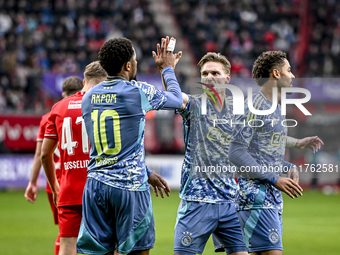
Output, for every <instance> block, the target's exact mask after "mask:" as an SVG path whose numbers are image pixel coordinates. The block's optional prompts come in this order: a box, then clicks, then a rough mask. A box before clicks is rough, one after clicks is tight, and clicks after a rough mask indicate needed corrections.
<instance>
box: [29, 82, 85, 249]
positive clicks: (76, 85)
mask: <svg viewBox="0 0 340 255" xmlns="http://www.w3.org/2000/svg"><path fill="white" fill-rule="evenodd" d="M82 88H83V83H82V80H81V79H80V78H79V77H77V76H71V77H68V78H67V79H65V81H64V83H63V86H62V90H63V92H62V97H63V98H65V97H68V96H71V95H73V94H75V93H76V92H78V91H80V90H81V89H82ZM49 115H50V113H49V112H48V113H46V114H45V115H43V116H42V118H41V121H40V126H39V132H38V136H37V145H36V148H35V154H34V159H33V164H32V172H31V177H30V181H29V183H28V185H27V187H26V191H25V198H26V200H27V201H29V202H31V203H34V202H35V200H36V199H37V195H38V188H37V179H38V176H39V172H40V169H41V159H40V157H41V146H42V142H43V139H44V134H45V129H46V125H47V120H48V116H49ZM59 159H60V152H59V150H58V148H56V149H55V151H54V154H53V161H54V163H55V171H56V177H57V180H58V182H59V181H60V175H61V173H60V161H59ZM46 193H47V197H48V201H49V203H50V206H51V209H52V213H53V219H54V224H56V225H58V209H57V207H56V206H55V204H54V202H53V195H52V190H51V188H50V185H49V184H48V182H47V184H46ZM59 247H60V235H59V234H58V236H57V239H56V240H55V244H54V253H55V255H58V253H59Z"/></svg>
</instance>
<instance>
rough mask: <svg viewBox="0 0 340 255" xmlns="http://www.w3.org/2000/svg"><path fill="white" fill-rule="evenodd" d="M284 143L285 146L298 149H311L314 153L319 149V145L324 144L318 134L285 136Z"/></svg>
mask: <svg viewBox="0 0 340 255" xmlns="http://www.w3.org/2000/svg"><path fill="white" fill-rule="evenodd" d="M286 145H287V147H291V148H296V149H300V150H303V149H306V148H308V149H311V150H312V152H313V153H316V152H317V151H319V150H320V149H321V146H322V145H324V143H323V141H322V140H321V139H320V138H319V137H318V136H310V137H305V138H302V139H296V138H293V137H290V136H287V139H286Z"/></svg>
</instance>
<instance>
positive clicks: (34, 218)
mask: <svg viewBox="0 0 340 255" xmlns="http://www.w3.org/2000/svg"><path fill="white" fill-rule="evenodd" d="M284 199H285V206H284V214H283V225H284V233H283V245H284V254H292V255H312V254H315V255H319V254H327V255H331V254H340V195H324V194H322V193H320V192H313V191H306V192H305V193H304V196H303V197H300V198H297V199H290V198H289V197H288V196H286V195H284ZM178 204H179V198H178V192H177V191H172V193H171V196H170V197H169V198H164V199H161V198H160V197H158V198H156V197H155V196H153V207H154V214H155V221H156V243H155V248H154V249H152V250H151V252H150V254H151V255H171V254H173V235H174V225H175V221H176V212H177V207H178ZM57 233H58V227H57V226H54V225H53V220H52V213H51V211H50V208H49V204H48V202H47V197H46V193H45V192H43V191H40V192H39V195H38V199H37V201H36V203H35V204H34V205H32V204H30V203H28V202H27V201H26V200H25V198H24V191H7V192H0V254H6V255H12V254H13V255H14V254H15V255H18V254H19V255H24V254H39V255H45V254H46V255H53V254H54V252H53V249H54V248H53V245H54V240H55V237H56V236H57ZM203 254H207V255H208V254H216V253H214V252H213V245H212V241H211V240H209V241H208V243H207V245H206V247H205V250H204V252H203ZM219 254H223V253H219Z"/></svg>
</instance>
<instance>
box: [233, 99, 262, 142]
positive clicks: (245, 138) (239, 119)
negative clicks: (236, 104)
mask: <svg viewBox="0 0 340 255" xmlns="http://www.w3.org/2000/svg"><path fill="white" fill-rule="evenodd" d="M246 101H247V100H246ZM244 108H245V110H244V114H243V115H235V117H234V120H233V125H234V127H233V132H232V134H233V139H232V142H234V143H239V144H242V145H243V146H244V147H246V148H248V147H249V144H250V142H251V140H252V138H253V135H254V133H255V131H256V130H255V129H256V128H255V127H253V126H256V124H254V123H253V124H252V125H251V126H250V125H248V123H249V122H251V121H252V120H254V119H256V115H254V114H253V113H252V112H250V110H249V108H248V105H247V102H245V107H244Z"/></svg>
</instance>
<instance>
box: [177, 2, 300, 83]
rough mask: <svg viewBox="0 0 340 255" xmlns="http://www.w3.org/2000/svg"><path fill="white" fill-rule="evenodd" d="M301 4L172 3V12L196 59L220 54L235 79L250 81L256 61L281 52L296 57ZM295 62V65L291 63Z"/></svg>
mask: <svg viewBox="0 0 340 255" xmlns="http://www.w3.org/2000/svg"><path fill="white" fill-rule="evenodd" d="M298 2H299V1H298V0H287V1H281V0H253V1H249V0H238V1H233V0H206V1H196V0H185V1H183V0H173V1H171V3H172V8H173V13H174V14H175V16H176V18H177V20H178V24H179V26H180V27H181V29H182V32H183V34H184V35H187V36H188V39H189V41H190V45H191V46H192V48H193V51H194V54H195V57H196V59H198V60H199V59H200V58H201V57H202V56H203V55H204V54H205V53H206V52H208V51H214V52H221V53H222V54H224V55H226V56H227V57H228V58H229V60H230V62H231V64H232V65H231V66H232V69H231V72H232V74H233V77H235V76H238V77H251V68H252V65H253V63H254V60H255V59H256V57H257V56H258V55H259V54H261V52H263V51H267V50H274V49H280V50H283V51H285V52H287V53H289V54H290V55H294V53H295V49H296V44H297V32H298V24H299V15H298V11H299V9H298V5H297V3H298ZM292 62H293V61H292Z"/></svg>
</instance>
